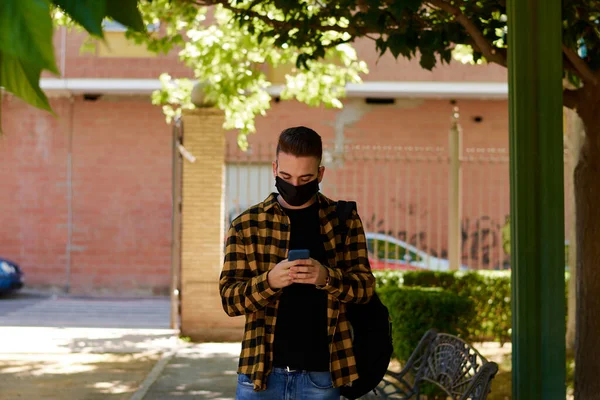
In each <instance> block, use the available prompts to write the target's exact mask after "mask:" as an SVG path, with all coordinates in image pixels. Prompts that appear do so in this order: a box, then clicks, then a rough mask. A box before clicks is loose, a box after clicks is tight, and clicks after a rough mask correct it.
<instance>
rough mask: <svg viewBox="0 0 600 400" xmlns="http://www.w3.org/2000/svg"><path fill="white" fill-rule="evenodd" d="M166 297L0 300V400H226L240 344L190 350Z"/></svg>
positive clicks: (231, 393) (27, 294) (25, 295)
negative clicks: (175, 326) (173, 323)
mask: <svg viewBox="0 0 600 400" xmlns="http://www.w3.org/2000/svg"><path fill="white" fill-rule="evenodd" d="M169 313H170V307H169V299H168V298H164V297H163V298H137V299H119V298H110V299H107V298H89V297H88V298H86V297H74V296H64V295H59V296H52V295H49V294H47V293H39V292H35V291H28V290H24V291H22V292H19V293H16V294H13V295H10V296H2V297H1V298H0V400H4V399H6V400H13V399H15V398H31V399H34V398H35V399H61V400H78V399H85V400H89V399H107V398H109V399H117V400H142V399H155V400H158V399H161V400H162V399H182V400H184V399H222V400H223V399H231V400H233V399H234V398H235V387H236V376H237V375H236V370H237V362H238V356H239V352H240V344H239V343H234V344H230V343H219V344H215V343H202V344H191V343H187V342H184V341H182V340H181V339H179V337H178V332H177V331H175V330H171V329H168V328H169Z"/></svg>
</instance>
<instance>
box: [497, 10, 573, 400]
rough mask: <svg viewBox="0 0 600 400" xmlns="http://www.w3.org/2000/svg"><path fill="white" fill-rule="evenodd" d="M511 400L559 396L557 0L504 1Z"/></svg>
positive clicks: (561, 247)
mask: <svg viewBox="0 0 600 400" xmlns="http://www.w3.org/2000/svg"><path fill="white" fill-rule="evenodd" d="M508 38H509V43H508V46H509V49H508V50H509V52H508V64H509V68H508V71H509V108H510V112H509V114H510V177H511V237H512V245H511V249H512V296H513V297H512V299H513V303H512V304H513V310H512V313H513V338H512V340H513V356H512V357H513V398H514V399H522V400H529V399H531V400H533V399H536V400H537V399H560V400H564V399H565V397H566V393H565V278H564V268H565V265H564V260H565V257H564V200H563V194H564V188H563V136H562V126H563V124H562V50H561V43H562V27H561V0H544V1H541V0H509V1H508Z"/></svg>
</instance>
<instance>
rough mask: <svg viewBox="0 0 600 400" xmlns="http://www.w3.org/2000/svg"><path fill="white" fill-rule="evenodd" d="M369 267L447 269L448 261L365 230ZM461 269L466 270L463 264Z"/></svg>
mask: <svg viewBox="0 0 600 400" xmlns="http://www.w3.org/2000/svg"><path fill="white" fill-rule="evenodd" d="M365 236H366V238H367V248H368V250H369V262H370V263H371V268H372V269H374V270H378V269H403V270H420V269H426V270H430V271H449V270H450V262H449V261H448V260H446V259H444V258H437V257H434V256H432V255H430V254H428V253H426V252H424V251H422V250H419V249H417V248H416V247H415V246H413V245H411V244H408V243H406V242H404V241H402V240H400V239H396V238H395V237H393V236H389V235H385V234H383V233H374V232H366V234H365ZM460 269H461V270H467V267H466V266H464V265H461V266H460Z"/></svg>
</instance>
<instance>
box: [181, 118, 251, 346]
mask: <svg viewBox="0 0 600 400" xmlns="http://www.w3.org/2000/svg"><path fill="white" fill-rule="evenodd" d="M222 124H223V115H222V113H221V112H219V111H217V110H214V109H198V110H196V111H193V112H188V113H186V114H185V116H184V118H183V129H184V131H183V132H184V133H183V144H184V146H185V148H186V150H188V151H189V152H191V153H192V154H193V155H194V156H195V157H196V162H195V163H191V162H188V161H184V163H183V181H182V192H183V193H182V233H181V249H182V250H181V282H182V290H181V293H182V294H181V331H182V334H183V335H186V336H190V337H192V338H193V339H194V340H204V341H210V340H240V339H241V333H242V331H241V328H242V327H243V322H244V320H243V318H229V317H228V316H227V315H226V314H225V313H224V312H223V308H222V306H221V298H220V295H219V290H218V282H219V274H220V271H221V265H222V260H223V236H224V231H223V224H222V221H223V213H224V205H223V189H224V187H223V185H224V180H223V173H224V161H225V136H224V132H223V128H222Z"/></svg>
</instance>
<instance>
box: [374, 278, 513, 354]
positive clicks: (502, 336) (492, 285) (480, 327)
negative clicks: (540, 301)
mask: <svg viewBox="0 0 600 400" xmlns="http://www.w3.org/2000/svg"><path fill="white" fill-rule="evenodd" d="M375 274H376V278H377V283H378V288H381V289H383V288H387V287H398V286H399V285H400V286H404V287H414V286H419V287H438V288H442V289H445V290H448V291H449V292H452V293H454V294H456V295H458V296H459V297H462V298H467V299H470V300H471V301H472V302H473V304H474V307H475V315H474V317H473V319H470V320H469V321H468V327H469V328H468V338H469V340H471V341H482V340H497V341H499V342H500V343H505V342H509V341H510V340H511V302H510V298H511V291H510V272H507V271H478V272H433V271H409V272H402V271H381V272H380V271H377V272H375Z"/></svg>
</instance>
